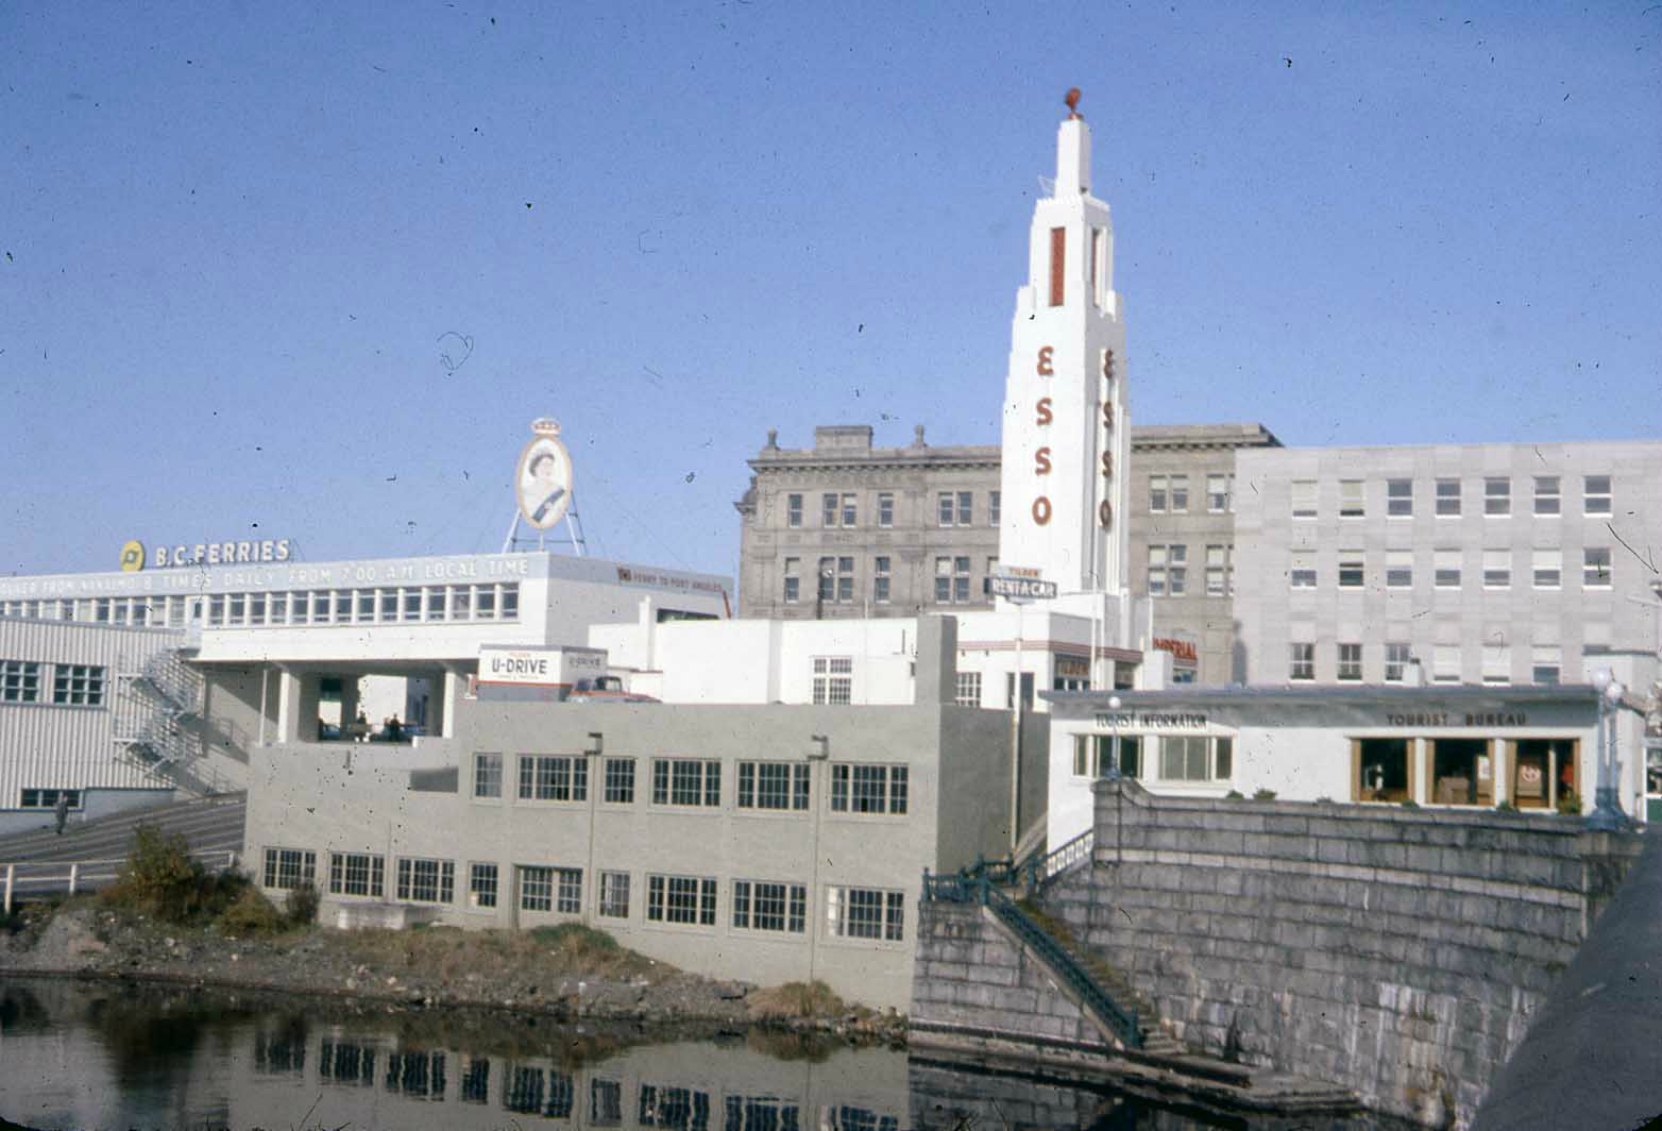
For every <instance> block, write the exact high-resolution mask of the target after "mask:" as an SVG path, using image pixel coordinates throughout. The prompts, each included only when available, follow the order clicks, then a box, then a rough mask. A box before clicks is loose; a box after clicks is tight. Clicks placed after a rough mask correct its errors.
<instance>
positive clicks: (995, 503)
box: [987, 491, 1004, 526]
mask: <svg viewBox="0 0 1662 1131" xmlns="http://www.w3.org/2000/svg"><path fill="white" fill-rule="evenodd" d="M1003 513H1004V493H1003V492H1002V491H988V492H987V525H988V526H997V525H998V524H999V521H1000V519H1001V518H1002V516H1003Z"/></svg>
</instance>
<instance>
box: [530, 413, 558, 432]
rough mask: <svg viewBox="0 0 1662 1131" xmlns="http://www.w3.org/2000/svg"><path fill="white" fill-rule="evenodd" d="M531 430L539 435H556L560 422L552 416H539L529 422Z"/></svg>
mask: <svg viewBox="0 0 1662 1131" xmlns="http://www.w3.org/2000/svg"><path fill="white" fill-rule="evenodd" d="M531 431H533V432H535V433H536V434H537V435H539V436H558V435H559V434H560V422H559V421H558V420H555V419H554V418H553V417H552V416H539V417H538V418H537V419H535V420H533V421H532V422H531Z"/></svg>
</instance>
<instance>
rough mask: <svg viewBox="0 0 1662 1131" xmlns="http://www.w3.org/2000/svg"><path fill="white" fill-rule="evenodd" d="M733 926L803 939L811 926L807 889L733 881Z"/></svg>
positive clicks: (757, 881)
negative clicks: (775, 932) (796, 936)
mask: <svg viewBox="0 0 1662 1131" xmlns="http://www.w3.org/2000/svg"><path fill="white" fill-rule="evenodd" d="M733 926H734V927H736V928H738V929H739V930H741V931H784V932H788V933H790V934H793V935H800V934H802V933H803V932H804V931H806V930H807V926H808V888H807V887H806V886H805V885H803V884H789V883H777V882H772V881H765V880H734V881H733Z"/></svg>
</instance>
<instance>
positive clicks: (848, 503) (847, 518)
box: [842, 492, 859, 526]
mask: <svg viewBox="0 0 1662 1131" xmlns="http://www.w3.org/2000/svg"><path fill="white" fill-rule="evenodd" d="M858 518H859V501H858V498H857V497H856V496H855V495H854V494H853V493H852V492H848V493H845V494H844V495H843V501H842V520H843V525H844V526H858V525H859V521H858Z"/></svg>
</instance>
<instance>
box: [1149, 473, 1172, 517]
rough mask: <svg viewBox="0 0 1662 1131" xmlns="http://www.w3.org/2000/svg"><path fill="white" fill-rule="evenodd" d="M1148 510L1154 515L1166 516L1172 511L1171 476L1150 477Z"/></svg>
mask: <svg viewBox="0 0 1662 1131" xmlns="http://www.w3.org/2000/svg"><path fill="white" fill-rule="evenodd" d="M1148 509H1149V511H1150V512H1152V513H1154V514H1164V513H1165V512H1166V511H1168V510H1170V509H1171V477H1170V476H1166V475H1150V476H1149V477H1148Z"/></svg>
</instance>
